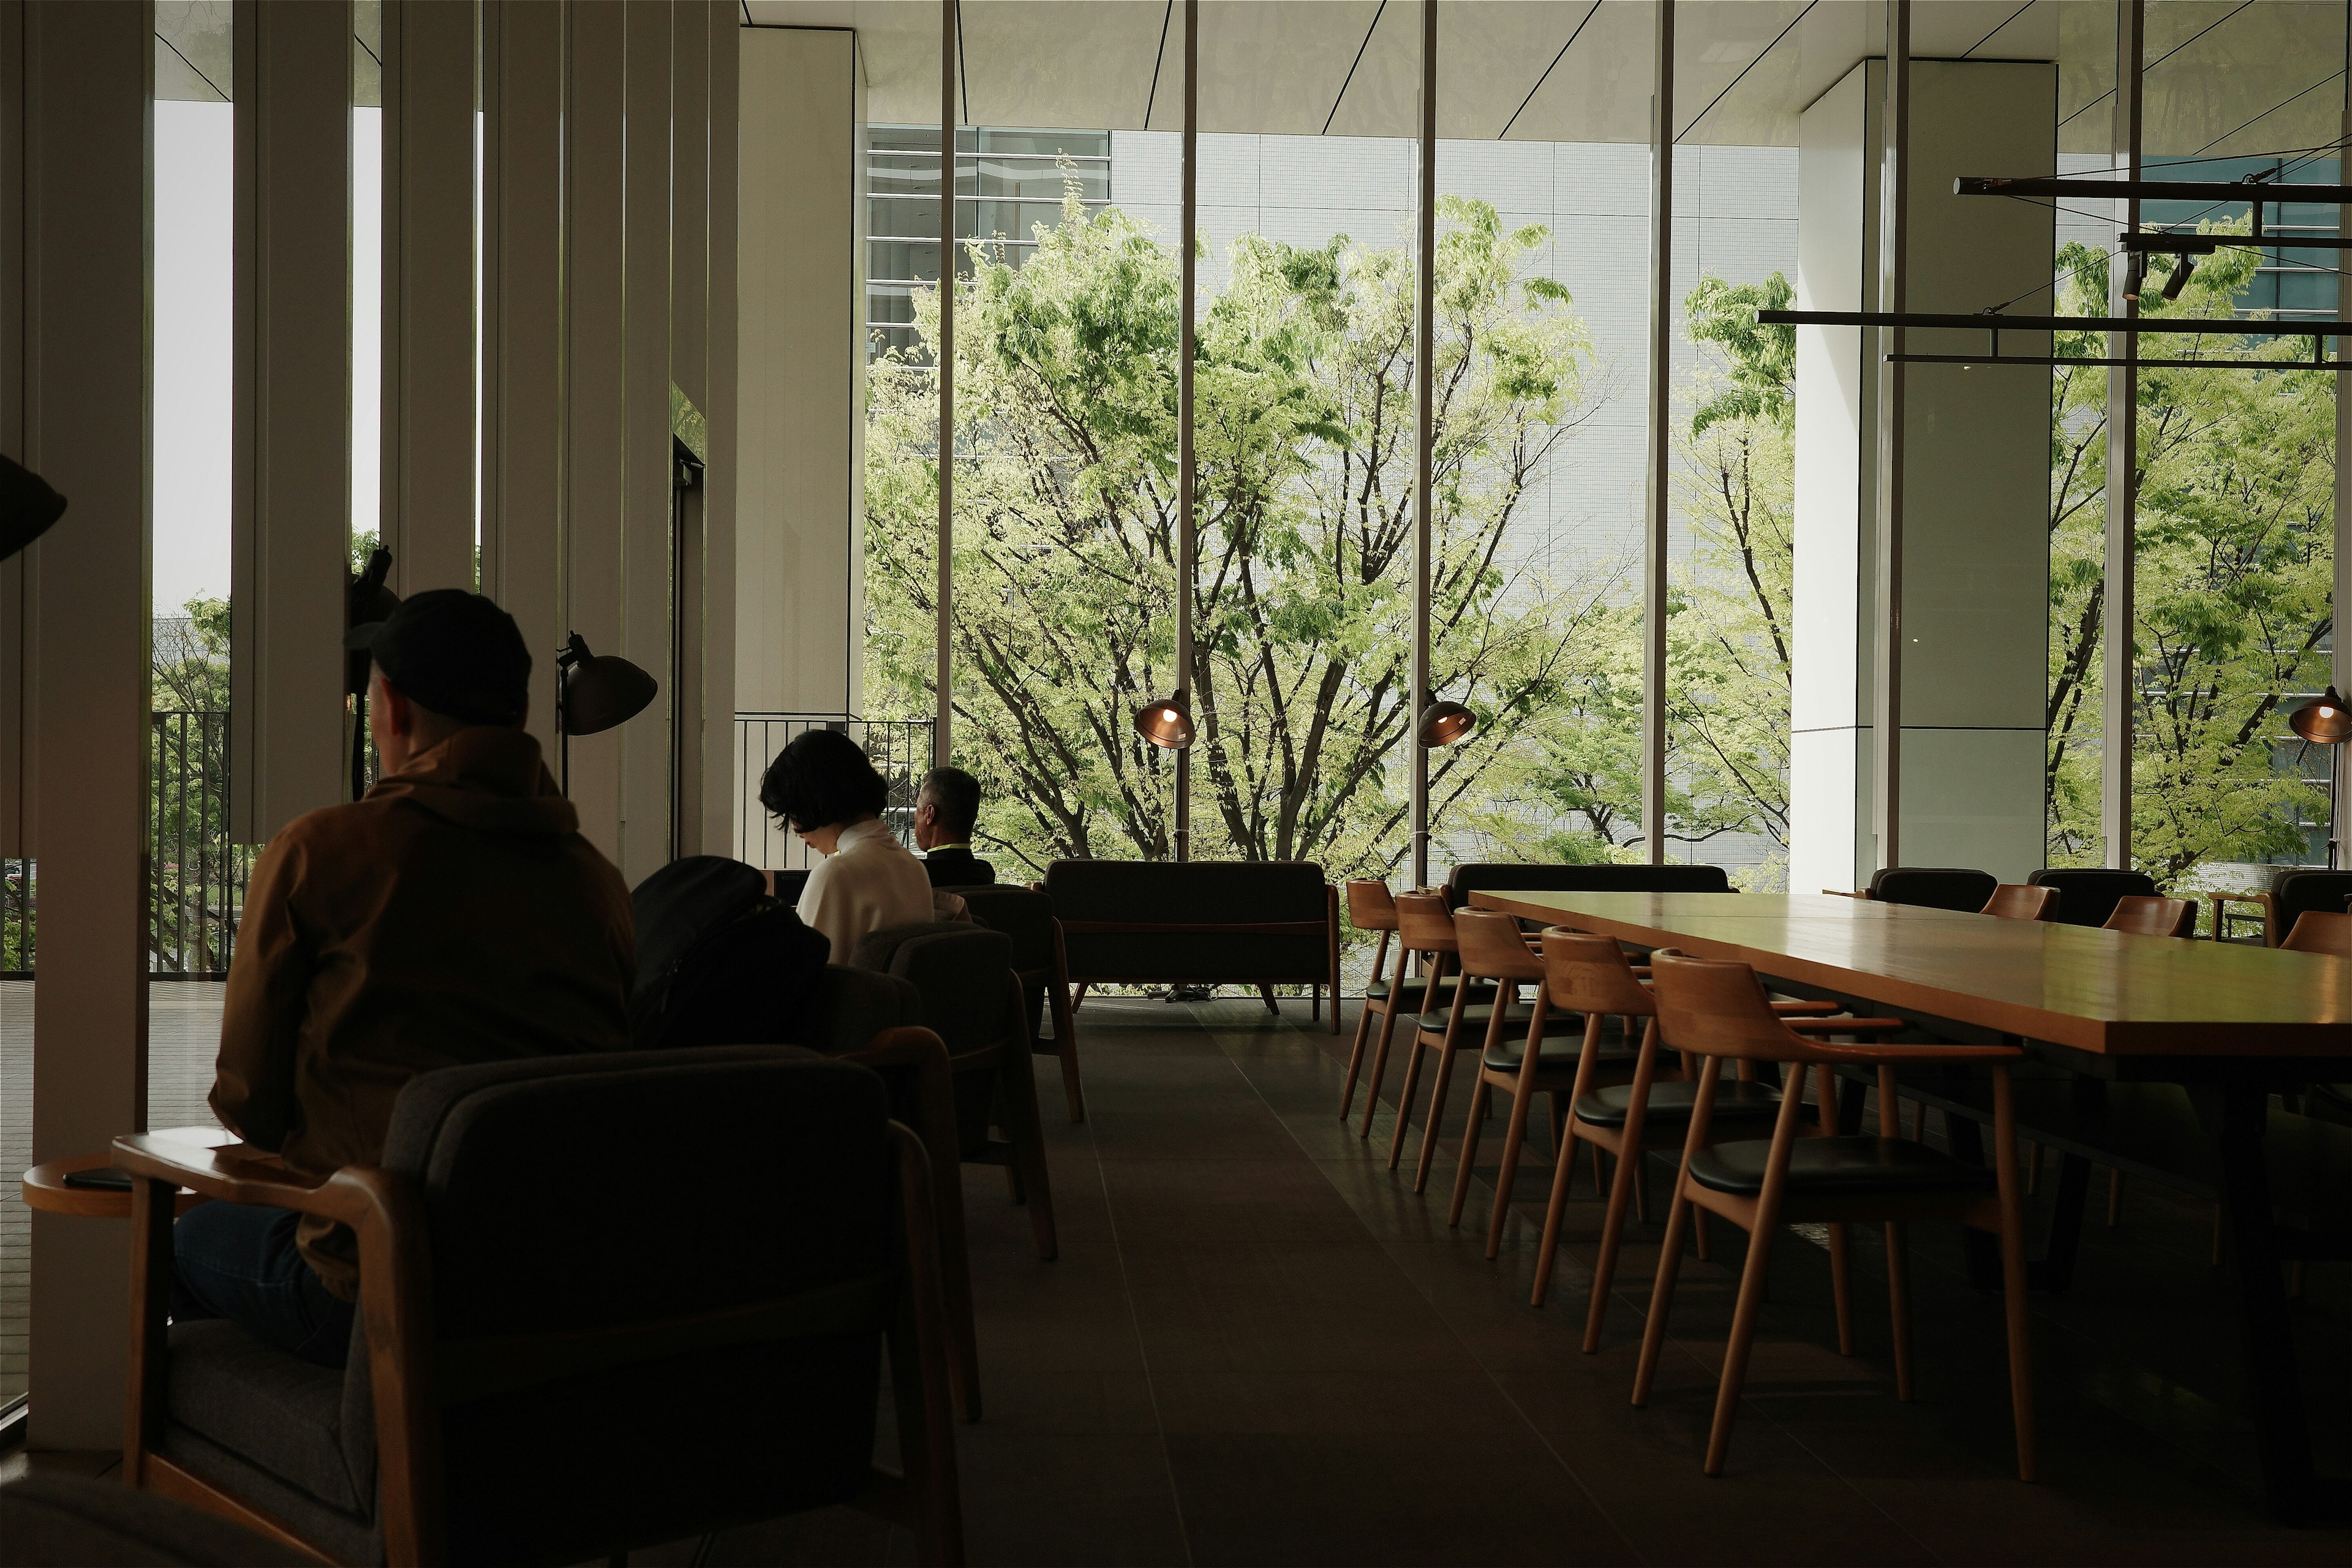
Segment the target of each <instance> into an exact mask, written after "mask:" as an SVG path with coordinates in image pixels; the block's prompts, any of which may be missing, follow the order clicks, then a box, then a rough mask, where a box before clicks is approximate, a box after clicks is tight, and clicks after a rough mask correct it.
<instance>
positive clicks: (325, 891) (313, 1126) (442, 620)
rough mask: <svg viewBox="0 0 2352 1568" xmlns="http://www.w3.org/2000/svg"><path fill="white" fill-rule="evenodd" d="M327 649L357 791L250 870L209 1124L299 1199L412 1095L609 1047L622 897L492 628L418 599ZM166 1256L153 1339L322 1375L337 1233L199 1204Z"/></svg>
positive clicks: (346, 1303) (460, 600) (346, 1262)
mask: <svg viewBox="0 0 2352 1568" xmlns="http://www.w3.org/2000/svg"><path fill="white" fill-rule="evenodd" d="M351 646H352V647H354V648H359V649H364V650H365V651H366V652H367V653H368V655H369V657H370V658H371V659H372V660H373V671H372V675H371V679H370V702H369V707H368V726H369V729H370V731H372V732H373V735H374V737H375V744H376V753H377V756H378V759H379V760H380V763H381V764H382V765H381V768H380V770H379V776H378V778H377V780H376V783H375V785H374V787H373V788H372V789H370V790H369V791H368V792H367V795H366V796H365V797H364V798H363V799H361V800H359V801H356V802H354V803H352V805H334V806H329V807H327V808H326V809H324V810H322V811H314V812H311V813H310V814H309V815H308V816H301V817H298V818H296V819H295V820H294V821H293V822H292V823H290V824H289V825H288V826H286V827H285V828H284V829H283V830H281V831H280V832H279V833H278V836H277V837H275V838H273V839H271V840H270V843H269V847H268V848H267V849H265V850H264V851H263V852H262V854H261V858H259V859H258V860H257V861H256V862H255V864H254V868H253V877H252V880H251V883H250V885H249V887H248V889H247V894H246V906H245V919H244V921H243V923H242V924H241V926H240V927H239V930H238V932H237V942H236V960H235V962H234V963H232V964H231V965H230V968H229V977H228V995H227V1001H226V1006H225V1008H224V1011H223V1015H222V1018H221V1050H220V1063H219V1068H218V1074H217V1078H216V1079H215V1083H214V1086H213V1093H212V1106H213V1110H215V1112H216V1113H218V1115H219V1116H220V1119H221V1121H222V1123H223V1124H224V1125H226V1127H228V1128H229V1129H230V1130H231V1131H235V1132H236V1133H238V1134H239V1135H241V1136H242V1137H243V1138H244V1139H245V1140H246V1142H248V1143H251V1144H254V1145H256V1146H257V1147H259V1148H263V1149H271V1150H275V1151H277V1152H278V1154H279V1155H280V1156H281V1157H283V1159H284V1160H285V1163H286V1165H287V1167H288V1169H289V1170H290V1171H292V1172H294V1173H297V1174H299V1175H304V1176H311V1177H320V1178H323V1177H325V1176H328V1175H330V1174H331V1173H333V1172H334V1171H336V1170H337V1169H339V1168H340V1167H341V1166H344V1165H349V1164H373V1163H376V1162H377V1161H379V1160H380V1159H382V1158H383V1140H384V1133H385V1130H386V1129H387V1127H388V1126H389V1125H390V1123H391V1120H392V1106H393V1101H394V1099H395V1098H396V1097H397V1096H398V1095H399V1093H400V1089H401V1086H402V1085H404V1084H405V1083H406V1082H407V1081H408V1080H409V1079H412V1078H414V1077H415V1076H416V1075H417V1074H418V1073H422V1072H429V1071H431V1070H432V1069H434V1068H443V1067H452V1066H457V1065H458V1064H461V1063H468V1062H483V1061H497V1060H503V1059H507V1058H520V1057H533V1056H544V1055H551V1054H556V1053H561V1052H570V1051H590V1050H609V1049H623V1048H625V1047H626V1046H627V1044H628V1037H629V1031H628V1016H627V1005H628V992H629V983H630V977H631V975H632V973H633V972H634V967H635V963H634V960H635V952H634V943H633V941H632V935H631V930H630V914H629V892H628V889H627V888H626V887H625V886H624V885H623V884H622V881H621V877H620V873H619V872H618V871H616V870H614V868H613V865H612V863H611V862H610V861H608V860H606V859H605V858H604V856H602V855H600V854H598V853H597V851H596V849H595V847H593V845H591V844H590V843H589V842H588V841H587V840H586V839H584V838H583V837H581V836H580V819H579V816H578V815H577V814H576V813H575V812H574V811H573V810H572V804H571V803H570V802H569V801H567V800H565V799H564V798H563V797H562V795H561V794H560V793H559V792H558V791H557V789H556V786H555V781H554V780H553V779H551V777H549V776H548V772H547V767H546V764H545V763H543V762H541V759H540V752H539V742H537V741H535V740H533V739H532V738H531V737H530V734H529V733H528V732H527V731H524V729H523V728H522V724H523V719H524V716H525V713H526V711H527V710H528V708H529V704H530V693H529V681H530V650H529V649H528V648H526V647H524V646H523V640H522V634H521V633H520V631H518V630H517V629H516V627H515V624H514V619H513V617H512V616H509V615H508V614H507V613H506V612H505V611H504V610H501V609H500V608H499V606H498V605H494V604H492V603H491V602H490V601H489V600H488V599H486V598H483V597H482V596H481V595H478V594H468V593H465V592H463V591H461V590H458V589H454V588H448V589H437V590H435V591H433V592H430V593H423V594H418V595H414V596H413V597H411V598H409V599H408V600H407V601H406V602H404V604H402V605H400V607H399V608H398V609H396V610H394V612H393V613H392V615H391V616H390V617H389V618H388V619H386V620H383V621H381V622H378V623H376V624H374V625H373V626H362V627H360V628H358V629H357V630H356V631H354V632H353V633H352V637H351ZM298 1222H299V1223H298ZM173 1251H174V1253H175V1255H176V1260H177V1265H178V1268H177V1276H176V1279H177V1284H176V1288H175V1289H174V1290H173V1306H172V1311H173V1317H175V1318H198V1317H225V1318H229V1319H233V1320H235V1321H237V1322H239V1323H241V1324H243V1325H244V1326H245V1327H246V1328H247V1329H248V1330H250V1331H252V1332H254V1333H255V1334H256V1335H257V1336H258V1337H260V1338H261V1339H263V1340H266V1341H268V1342H270V1343H273V1344H276V1345H278V1346H279V1347H280V1348H282V1349H285V1350H288V1351H290V1352H294V1353H295V1354H297V1355H300V1356H302V1357H304V1358H305V1359H307V1360H310V1361H314V1362H318V1363H321V1364H323V1365H329V1366H340V1365H341V1364H342V1363H343V1359H344V1352H345V1348H346V1346H347V1345H348V1343H349V1342H350V1339H351V1329H352V1301H353V1300H354V1299H355V1297H356V1295H357V1292H358V1289H359V1253H358V1245H357V1240H356V1238H355V1237H353V1235H352V1232H351V1231H350V1230H349V1229H348V1228H347V1227H344V1226H336V1225H331V1224H329V1223H328V1222H326V1221H324V1220H320V1219H315V1218H304V1217H300V1216H298V1215H293V1214H290V1213H283V1212H280V1211H276V1210H271V1209H261V1208H249V1207H242V1206H239V1205H233V1204H206V1205H201V1206H199V1207H197V1208H195V1209H193V1210H191V1211H190V1212H189V1213H188V1214H186V1215H184V1216H182V1218H181V1219H180V1221H179V1223H178V1225H177V1226H176V1228H175V1233H174V1236H173Z"/></svg>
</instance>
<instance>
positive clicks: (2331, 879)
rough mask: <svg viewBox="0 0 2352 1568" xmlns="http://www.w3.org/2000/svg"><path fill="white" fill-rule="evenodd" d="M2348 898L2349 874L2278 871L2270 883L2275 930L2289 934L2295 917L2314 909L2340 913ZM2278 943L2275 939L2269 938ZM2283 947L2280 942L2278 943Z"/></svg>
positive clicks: (2351, 874) (2350, 896)
mask: <svg viewBox="0 0 2352 1568" xmlns="http://www.w3.org/2000/svg"><path fill="white" fill-rule="evenodd" d="M2347 899H2352V871H2329V870H2325V869H2318V868H2310V867H2297V868H2295V869H2294V870H2292V871H2282V872H2280V873H2279V874H2278V879H2277V880H2275V881H2273V883H2272V884H2271V901H2272V903H2273V905H2274V906H2275V907H2276V909H2277V910H2278V914H2277V920H2278V925H2279V931H2280V932H2282V933H2292V932H2293V931H2294V922H2295V917H2296V916H2298V915H2302V914H2306V913H2309V912H2311V911H2313V910H2317V911H2320V912H2322V913H2325V914H2331V915H2336V914H2342V913H2343V912H2344V900H2347ZM2278 940H2279V937H2278V936H2275V935H2274V936H2273V941H2278ZM2282 945H2284V943H2282Z"/></svg>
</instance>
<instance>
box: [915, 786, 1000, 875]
mask: <svg viewBox="0 0 2352 1568" xmlns="http://www.w3.org/2000/svg"><path fill="white" fill-rule="evenodd" d="M979 820H980V781H979V780H978V779H976V778H974V777H972V776H971V774H970V773H966V772H964V771H963V770H962V769H961V768H933V769H932V770H931V771H930V772H929V773H925V774H924V775H923V787H922V789H921V791H920V792H919V793H918V794H917V795H916V796H915V847H916V848H918V849H920V850H921V851H922V852H923V869H924V870H925V871H926V872H927V873H929V876H930V879H931V886H932V887H934V888H969V887H972V886H974V885H982V886H984V885H986V884H988V883H992V882H993V881H995V880H996V868H995V867H993V866H991V865H990V864H989V863H988V862H987V861H985V860H982V859H980V858H977V857H976V856H974V855H973V854H972V852H971V828H972V824H974V823H975V822H978V821H979Z"/></svg>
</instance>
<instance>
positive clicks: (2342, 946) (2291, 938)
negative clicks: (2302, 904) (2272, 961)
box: [2279, 910, 2352, 958]
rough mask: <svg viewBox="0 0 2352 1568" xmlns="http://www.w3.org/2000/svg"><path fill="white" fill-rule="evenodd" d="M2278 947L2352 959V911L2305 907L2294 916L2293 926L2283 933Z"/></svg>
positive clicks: (2291, 950)
mask: <svg viewBox="0 0 2352 1568" xmlns="http://www.w3.org/2000/svg"><path fill="white" fill-rule="evenodd" d="M2279 946H2281V947H2283V948H2284V949H2286V950H2287V951H2288V952H2324V953H2326V954H2328V955H2329V956H2331V957H2334V958H2352V914H2341V915H2337V914H2330V913H2328V912H2327V911H2326V910H2304V911H2303V913H2301V914H2299V915H2297V916H2295V917H2294V930H2293V931H2288V932H2287V933H2286V940H2285V941H2284V942H2281V943H2279Z"/></svg>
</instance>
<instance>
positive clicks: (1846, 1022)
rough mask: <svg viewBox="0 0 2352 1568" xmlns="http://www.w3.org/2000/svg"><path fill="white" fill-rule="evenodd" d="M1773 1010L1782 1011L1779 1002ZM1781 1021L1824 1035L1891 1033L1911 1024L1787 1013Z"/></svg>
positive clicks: (1892, 1020) (1885, 1019)
mask: <svg viewBox="0 0 2352 1568" xmlns="http://www.w3.org/2000/svg"><path fill="white" fill-rule="evenodd" d="M1772 1010H1773V1011H1774V1012H1776V1013H1779V1012H1780V1006H1779V1005H1778V1004H1777V1003H1776V1004H1775V1005H1773V1008H1772ZM1780 1022H1781V1023H1783V1024H1785V1025H1787V1026H1789V1027H1790V1028H1791V1029H1798V1030H1802V1031H1804V1032H1806V1033H1808V1034H1811V1033H1814V1032H1819V1033H1821V1034H1824V1035H1891V1034H1893V1033H1895V1031H1896V1030H1897V1029H1907V1028H1909V1027H1910V1026H1911V1025H1910V1021H1909V1020H1908V1019H1904V1018H1834V1017H1832V1018H1823V1017H1817V1016H1796V1017H1790V1016H1788V1015H1786V1014H1782V1015H1781V1017H1780Z"/></svg>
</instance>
